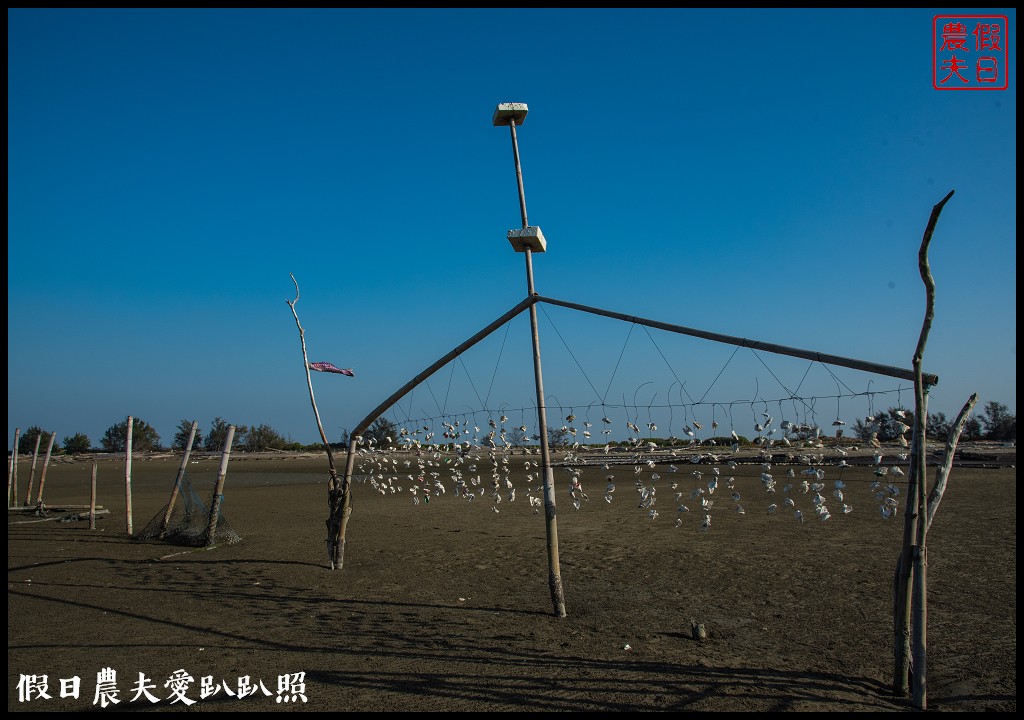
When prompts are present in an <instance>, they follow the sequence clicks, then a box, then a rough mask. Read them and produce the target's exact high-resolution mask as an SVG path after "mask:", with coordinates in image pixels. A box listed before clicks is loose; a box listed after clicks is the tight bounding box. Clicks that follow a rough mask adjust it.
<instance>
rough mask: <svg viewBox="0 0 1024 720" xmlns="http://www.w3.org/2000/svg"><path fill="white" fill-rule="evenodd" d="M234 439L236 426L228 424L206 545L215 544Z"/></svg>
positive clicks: (211, 503)
mask: <svg viewBox="0 0 1024 720" xmlns="http://www.w3.org/2000/svg"><path fill="white" fill-rule="evenodd" d="M234 439H235V426H234V425H228V435H227V437H226V438H225V439H224V452H223V453H222V454H221V457H220V470H219V471H218V472H217V486H216V487H215V488H214V489H213V498H211V500H210V522H209V524H208V525H207V526H206V547H210V546H211V545H213V543H214V541H215V540H216V536H217V520H218V519H219V518H220V505H221V503H222V502H223V501H224V479H225V478H226V477H227V474H228V459H229V458H230V457H231V443H232V441H234Z"/></svg>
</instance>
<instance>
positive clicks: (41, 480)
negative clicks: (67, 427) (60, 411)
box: [36, 432, 57, 511]
mask: <svg viewBox="0 0 1024 720" xmlns="http://www.w3.org/2000/svg"><path fill="white" fill-rule="evenodd" d="M56 437H57V433H55V432H54V433H50V443H49V445H47V446H46V457H45V458H44V459H43V471H42V472H41V473H40V474H39V494H38V495H36V510H37V511H39V510H42V509H43V486H44V485H45V484H46V468H48V467H49V466H50V453H51V452H52V451H53V441H54V439H55V438H56Z"/></svg>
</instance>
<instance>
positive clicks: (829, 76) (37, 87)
mask: <svg viewBox="0 0 1024 720" xmlns="http://www.w3.org/2000/svg"><path fill="white" fill-rule="evenodd" d="M956 12H957V11H956V10H927V9H921V10H870V11H867V10H863V11H861V10H857V11H855V10H816V11H797V10H787V11H771V10H766V11H751V10H735V9H731V10H699V11H691V10H579V11H568V10H537V9H527V10H507V9H506V10H409V9H392V10H346V9H334V10H194V9H190V10H34V9H33V10H25V9H15V10H11V9H9V10H8V251H7V254H8V315H7V317H8V336H7V337H8V371H7V372H8V376H7V377H8V400H7V420H8V437H9V441H10V440H11V439H13V436H14V429H15V427H20V428H21V429H22V430H23V431H24V429H25V428H27V427H29V426H32V425H38V426H41V427H43V428H44V429H47V430H52V431H54V432H56V433H57V436H58V440H60V439H62V438H64V437H66V436H70V435H73V434H75V433H77V432H82V433H85V434H86V435H88V436H89V437H90V439H91V440H92V441H93V443H94V444H95V445H98V444H99V441H100V438H101V437H102V436H103V433H104V431H105V430H106V429H107V428H108V427H110V426H111V425H113V424H115V423H117V422H119V421H121V420H123V419H124V418H125V417H126V416H127V415H133V416H135V417H140V418H142V419H144V420H146V421H147V422H149V423H150V424H151V425H153V426H154V427H155V428H156V430H157V431H158V432H159V433H160V435H161V437H162V438H163V440H164V442H165V443H167V444H169V443H170V441H171V440H172V438H173V435H174V431H175V428H176V426H177V425H178V423H179V422H180V421H181V420H183V419H189V420H192V419H195V420H198V421H199V424H200V429H201V430H205V429H206V428H208V427H209V424H210V422H211V421H212V420H213V418H214V417H223V418H225V419H226V420H228V421H229V422H232V423H236V424H246V425H258V424H262V423H267V424H269V425H271V426H273V427H274V428H275V429H277V430H278V431H279V432H281V433H282V434H283V435H285V436H287V437H290V438H292V439H294V440H297V441H299V442H303V443H310V442H314V441H317V440H318V439H319V435H318V432H317V429H316V424H315V421H314V418H313V414H312V409H311V406H310V403H309V396H308V392H307V389H306V379H305V374H304V372H303V368H302V356H301V349H300V345H299V338H298V331H297V329H296V326H295V322H294V320H293V318H292V315H291V312H290V310H289V309H288V306H287V304H286V303H285V300H288V299H291V298H293V297H294V286H293V285H292V281H291V279H290V278H289V273H290V272H291V273H294V274H295V276H296V278H297V280H298V282H299V284H300V288H301V292H302V297H301V299H300V301H299V303H298V305H297V306H296V307H297V310H298V313H299V317H300V319H301V321H302V324H303V326H304V328H305V330H306V342H307V345H308V349H309V354H310V360H311V361H320V360H325V361H329V362H332V363H334V364H335V365H338V366H340V367H351V368H353V369H354V370H355V373H356V377H355V378H347V377H343V376H340V375H327V374H314V377H313V381H314V390H315V392H316V397H317V403H318V406H319V408H320V413H321V416H322V418H323V421H324V425H325V427H326V429H327V433H328V439H330V440H332V441H333V440H336V439H337V438H338V436H339V435H340V433H341V429H342V428H350V427H352V426H354V425H355V424H356V423H357V422H358V421H359V420H361V419H362V418H363V417H364V416H365V415H366V414H367V413H369V412H370V411H371V410H372V409H373V408H374V407H375V406H377V405H378V404H379V403H380V402H381V401H383V400H384V399H385V398H386V397H387V396H389V395H390V394H391V393H392V392H393V391H394V390H396V389H397V388H399V387H400V386H401V385H403V384H404V383H405V382H406V381H407V380H409V379H410V378H412V377H413V376H414V375H416V374H417V373H418V372H420V371H421V370H423V369H424V368H425V367H427V366H428V365H429V364H430V363H432V362H433V361H434V360H436V359H437V358H439V357H441V356H442V355H444V353H446V352H447V351H448V350H450V349H451V348H453V347H454V346H456V345H458V344H459V343H461V342H462V341H463V340H465V339H467V338H468V337H470V336H471V335H472V334H474V333H475V332H477V331H478V330H480V329H481V328H482V327H484V326H485V325H487V324H488V323H489V322H491V321H492V320H494V319H496V318H497V317H499V316H500V315H502V313H504V312H505V311H506V310H508V309H510V308H511V307H512V306H514V305H515V304H516V303H517V302H518V301H520V300H521V299H523V298H524V297H525V296H526V280H525V270H524V262H523V257H522V255H517V254H516V253H514V252H513V251H512V249H511V247H510V246H509V244H508V242H507V240H506V239H505V234H506V232H507V230H509V229H511V228H516V227H519V225H520V216H519V204H518V198H517V192H516V182H515V174H514V167H513V163H512V152H511V141H510V137H509V132H508V130H507V129H506V128H498V127H493V126H492V125H491V115H492V113H493V111H494V108H495V105H496V104H497V103H499V102H509V101H517V102H525V103H527V104H528V105H529V108H530V114H529V117H528V118H527V120H526V122H525V124H524V125H523V127H522V128H520V129H519V145H520V152H521V156H522V165H523V175H524V182H525V187H526V198H527V207H528V211H529V219H530V223H531V224H533V225H539V226H540V227H541V228H542V229H543V232H544V234H545V236H546V237H547V240H548V252H547V253H544V254H538V255H536V256H535V257H534V269H535V275H536V284H537V290H538V292H540V293H541V294H542V295H546V296H550V297H554V298H558V299H563V300H568V301H572V302H578V303H583V304H587V305H593V306H597V307H601V308H606V309H609V310H613V311H616V312H622V313H626V314H629V315H635V316H639V317H645V318H651V319H656V320H660V321H663V322H668V323H675V324H679V325H684V326H688V327H694V328H699V329H703V330H708V331H713V332H719V333H723V334H728V335H734V336H739V337H746V338H750V339H755V340H761V341H766V342H773V343H778V344H783V345H790V346H794V347H799V348H804V349H808V350H817V351H820V352H824V353H830V354H833V355H841V356H847V357H853V358H860V359H864V360H869V361H872V362H878V363H883V364H888V365H895V366H899V367H905V368H909V367H910V366H911V358H912V355H913V352H914V348H915V346H916V343H917V338H918V334H919V332H920V328H921V322H922V316H923V311H924V288H923V284H922V282H921V280H920V277H919V275H918V268H917V251H918V247H919V245H920V241H921V236H922V233H923V230H924V227H925V224H926V222H927V219H928V216H929V213H930V212H931V208H932V206H933V205H934V204H935V203H937V202H938V201H939V200H941V199H942V197H944V196H945V195H946V193H948V192H949V191H950V190H955V191H956V194H955V195H954V196H953V198H952V200H951V201H950V202H949V203H948V205H947V206H946V208H945V210H944V211H943V214H942V217H941V218H940V220H939V224H938V227H937V230H936V233H935V237H934V240H933V242H932V248H931V252H930V260H931V265H932V271H933V274H934V276H935V281H936V285H937V303H936V315H935V321H934V325H933V328H932V332H931V335H930V339H929V342H928V346H927V349H926V353H925V363H924V364H925V369H926V371H928V372H932V373H935V374H937V375H939V377H940V381H939V384H938V385H937V386H936V387H935V388H933V390H932V392H931V399H930V406H929V409H930V410H931V411H933V412H935V411H941V412H944V413H946V414H947V415H948V416H953V415H955V414H956V412H957V411H958V410H959V408H960V406H961V405H962V404H963V403H964V402H965V401H966V400H967V398H968V396H969V395H970V394H971V393H972V392H978V393H979V395H980V398H981V403H982V404H983V403H984V402H986V401H989V400H995V401H998V402H1002V403H1005V404H1007V405H1008V406H1009V407H1010V409H1011V411H1013V412H1016V393H1017V384H1016V344H1017V339H1016V309H1015V304H1016V292H1017V289H1016V200H1015V198H1016V190H1017V188H1016V184H1017V178H1016V115H1017V102H1016V47H1015V43H1016V37H1017V35H1016V13H1015V11H1014V10H1012V9H1009V10H1007V9H1001V10H1000V9H994V10H987V11H986V10H976V9H975V10H970V11H968V10H965V11H963V12H964V13H966V14H992V15H997V14H998V15H1007V16H1008V18H1009V40H1008V42H1009V46H1008V50H1009V89H1007V90H1005V91H995V90H991V91H976V92H948V91H939V90H936V89H934V88H933V86H932V62H933V49H932V19H933V16H934V15H937V14H955V13H956ZM539 317H540V335H541V349H542V355H543V362H544V377H545V391H546V393H547V394H548V396H549V398H548V405H550V406H551V407H552V408H554V411H553V412H554V413H562V412H568V411H570V410H571V411H572V412H573V413H574V414H577V415H578V416H580V417H583V415H584V414H589V415H590V416H591V420H592V421H593V420H597V421H598V424H600V423H599V420H600V417H601V416H602V415H603V414H604V413H606V412H607V413H609V414H611V415H614V418H613V419H614V420H615V424H614V425H613V428H614V431H615V435H616V436H621V435H623V434H624V430H625V427H624V421H625V419H626V418H627V417H631V418H634V419H638V420H640V421H642V422H648V416H650V421H653V422H656V423H657V424H659V426H660V427H661V428H662V430H661V431H660V432H659V434H662V435H664V434H667V433H666V432H664V430H665V428H667V427H668V424H669V423H671V424H672V425H673V431H675V433H674V434H678V429H679V428H681V425H682V423H681V419H687V420H688V419H691V418H701V422H702V423H707V422H708V421H709V420H710V419H711V417H712V415H714V416H715V419H716V420H717V421H718V422H719V423H722V422H723V418H727V417H729V416H730V413H729V412H728V411H729V410H732V419H731V420H729V421H727V422H729V423H731V424H733V425H734V426H735V427H736V428H737V430H739V431H740V432H742V433H743V434H748V435H750V434H752V422H753V420H752V419H751V418H752V417H753V415H752V413H754V412H759V411H760V408H761V405H762V404H763V403H765V402H767V403H769V405H771V407H772V408H773V414H774V415H775V416H776V417H778V412H774V408H779V412H783V413H786V412H788V411H789V410H788V409H789V408H792V413H793V417H794V419H796V417H795V416H797V415H800V414H801V413H803V414H807V413H808V412H810V413H811V416H812V417H813V418H814V419H816V420H817V421H818V422H820V423H822V424H827V423H830V422H831V421H832V420H833V419H834V417H833V416H841V417H842V418H843V419H844V420H846V421H847V422H852V420H853V419H855V418H857V417H863V416H864V415H866V414H867V412H868V411H869V409H870V407H871V406H872V405H873V406H874V407H875V408H876V409H885V408H887V407H890V406H893V405H896V404H897V400H898V401H899V402H901V403H902V404H903V405H905V406H909V407H912V406H913V394H912V391H910V390H909V387H910V384H909V383H907V382H905V381H896V380H892V379H889V378H885V377H881V376H873V375H869V374H865V373H861V372H857V371H853V370H848V369H845V368H836V367H829V368H825V367H824V366H822V365H821V364H818V363H809V362H808V361H803V360H801V361H793V360H791V359H787V358H780V357H777V356H770V355H766V354H763V353H759V354H756V355H755V354H754V353H753V352H751V351H750V350H748V349H742V350H740V351H739V352H735V354H734V351H735V348H734V347H732V346H727V345H721V344H717V343H708V342H706V341H698V340H694V339H691V338H685V337H682V336H675V335H671V334H669V333H665V332H662V331H655V330H651V331H650V333H648V332H647V331H645V330H644V328H643V327H641V326H631V325H630V324H628V323H622V322H616V321H612V320H607V319H602V318H594V317H590V316H582V315H579V314H577V313H573V312H571V311H568V310H566V309H564V308H558V307H551V306H543V310H541V311H539ZM529 338H530V334H529V325H528V321H527V318H526V315H522V316H520V317H519V318H517V319H516V320H514V321H513V322H512V323H511V324H510V326H509V327H508V329H507V332H506V328H504V327H503V328H501V329H500V330H499V331H498V332H496V333H495V334H494V335H493V336H492V337H491V338H489V339H488V340H486V341H484V342H482V343H481V344H480V345H478V346H477V347H475V348H474V349H472V350H471V351H469V352H468V353H466V355H465V356H464V357H463V359H462V360H461V361H456V362H455V364H454V365H451V366H448V367H446V368H443V369H442V370H441V371H440V372H439V373H437V374H436V375H435V376H434V377H433V378H431V379H430V380H429V384H428V385H425V386H423V387H421V388H419V389H418V390H417V391H416V392H415V393H414V394H413V396H412V397H408V398H406V399H405V400H404V401H403V402H401V403H399V407H398V408H396V409H395V410H394V411H392V412H390V413H389V414H388V416H389V417H391V418H392V419H395V420H398V421H399V422H405V421H406V420H407V419H409V420H411V419H418V418H421V417H435V416H439V415H441V414H445V415H448V416H455V415H457V414H460V413H461V414H463V415H464V416H465V417H466V418H468V419H471V420H472V421H473V422H476V423H477V424H479V423H480V422H481V421H483V422H486V419H487V418H488V417H490V416H491V415H492V414H493V413H494V412H496V411H497V409H498V408H503V409H504V410H505V411H506V413H507V414H509V416H510V417H511V418H512V419H513V420H516V421H519V420H520V418H522V421H523V422H524V423H525V424H527V425H531V426H532V425H533V424H534V420H533V419H532V416H531V411H530V410H529V408H530V407H532V405H533V403H534V401H535V396H534V395H533V394H532V393H533V390H532V365H531V362H532V360H531V358H532V354H531V350H530V340H529ZM684 384H685V385H684ZM901 387H902V388H903V390H902V391H900V392H897V389H898V388H901ZM867 392H871V393H880V394H872V395H866V394H864V393H867ZM792 395H796V396H799V397H800V398H801V399H800V400H799V402H797V401H792V400H786V399H787V398H789V397H790V396H792ZM837 395H840V396H843V397H839V398H838V399H837V398H836V396H837ZM753 400H757V401H759V402H757V403H755V404H754V405H751V401H753ZM777 400H786V401H785V402H783V403H781V405H780V404H774V405H773V404H772V403H775V401H777ZM623 405H628V406H631V407H630V408H628V409H623V407H622V406H623ZM632 406H638V407H639V408H640V409H639V410H636V409H634V408H633V407H632ZM485 408H486V410H485ZM509 411H511V412H509ZM474 413H475V414H474ZM430 422H436V420H431V421H430ZM428 424H429V423H428ZM748 426H750V427H748ZM595 429H596V428H595ZM744 431H745V432H744Z"/></svg>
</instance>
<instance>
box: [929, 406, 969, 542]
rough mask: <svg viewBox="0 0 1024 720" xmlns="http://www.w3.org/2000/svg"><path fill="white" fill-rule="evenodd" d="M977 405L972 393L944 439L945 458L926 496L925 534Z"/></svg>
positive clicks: (937, 507) (933, 516) (944, 490)
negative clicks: (958, 445) (959, 443)
mask: <svg viewBox="0 0 1024 720" xmlns="http://www.w3.org/2000/svg"><path fill="white" fill-rule="evenodd" d="M977 404H978V393H974V394H973V395H971V397H970V399H968V400H967V402H966V403H965V404H964V406H963V408H962V409H961V410H960V414H959V415H957V416H956V422H954V423H953V427H951V428H950V429H949V435H948V436H947V438H946V456H945V458H944V459H943V461H942V465H941V466H940V467H939V471H938V473H937V475H936V477H935V487H933V488H932V491H931V492H930V493H929V494H928V507H927V511H926V513H925V518H924V520H925V527H924V531H925V533H926V534H927V532H928V530H929V528H931V526H932V520H933V519H934V518H935V512H936V511H937V510H938V509H939V503H940V502H942V494H943V493H944V492H946V482H947V481H948V480H949V471H950V470H951V469H952V467H953V456H954V455H955V454H956V445H957V443H958V442H960V434H961V433H962V432H963V431H964V425H966V424H967V419H968V418H969V417H970V416H971V412H972V411H973V410H974V406H975V405H977Z"/></svg>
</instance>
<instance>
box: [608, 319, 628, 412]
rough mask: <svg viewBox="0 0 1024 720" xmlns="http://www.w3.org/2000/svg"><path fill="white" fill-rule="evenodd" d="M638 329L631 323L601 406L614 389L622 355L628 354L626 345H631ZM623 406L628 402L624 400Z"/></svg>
mask: <svg viewBox="0 0 1024 720" xmlns="http://www.w3.org/2000/svg"><path fill="white" fill-rule="evenodd" d="M635 327H636V323H630V325H629V332H628V333H626V342H624V343H622V350H621V351H620V352H619V359H618V360H616V361H615V369H614V370H612V376H611V377H610V378H609V379H608V388H607V389H606V390H605V391H604V397H603V398H601V404H602V405H604V400H605V398H607V397H608V391H609V390H611V389H612V381H613V380H615V373H617V372H618V371H619V363H620V362H622V355H623V353H625V352H626V345H628V344H629V337H630V335H632V334H633V328H635ZM622 404H623V405H625V404H626V401H625V400H623V401H622Z"/></svg>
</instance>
